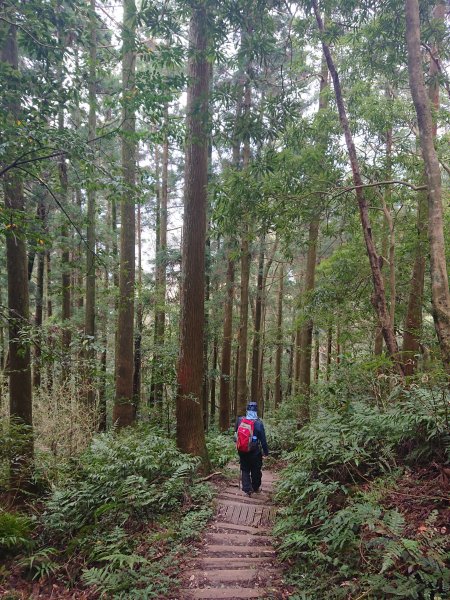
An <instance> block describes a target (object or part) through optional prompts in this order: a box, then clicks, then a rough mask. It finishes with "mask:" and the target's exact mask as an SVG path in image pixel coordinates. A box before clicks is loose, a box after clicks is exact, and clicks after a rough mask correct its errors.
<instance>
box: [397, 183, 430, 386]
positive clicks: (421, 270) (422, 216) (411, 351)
mask: <svg viewBox="0 0 450 600" xmlns="http://www.w3.org/2000/svg"><path fill="white" fill-rule="evenodd" d="M418 194H419V197H418V202H417V221H416V222H417V224H416V231H417V238H416V248H415V256H414V265H413V271H412V277H411V284H410V290H409V300H408V309H407V312H406V317H405V325H404V331H403V347H402V355H403V362H404V365H405V375H408V376H410V375H413V374H414V371H415V369H416V366H417V355H418V353H419V349H420V338H421V333H422V303H423V291H424V283H425V263H426V252H427V246H428V244H427V225H428V207H427V194H426V192H423V191H419V192H418Z"/></svg>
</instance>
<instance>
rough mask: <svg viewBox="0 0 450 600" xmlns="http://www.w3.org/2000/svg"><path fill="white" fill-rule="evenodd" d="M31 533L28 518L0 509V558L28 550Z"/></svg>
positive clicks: (31, 528)
mask: <svg viewBox="0 0 450 600" xmlns="http://www.w3.org/2000/svg"><path fill="white" fill-rule="evenodd" d="M32 531H33V523H32V521H31V519H30V518H29V517H26V516H24V515H19V514H17V513H11V512H7V511H5V510H2V509H0V556H4V555H5V554H9V553H11V554H13V553H17V552H19V551H21V550H24V549H26V548H30V547H31V546H32V543H33V542H32V539H31V534H32Z"/></svg>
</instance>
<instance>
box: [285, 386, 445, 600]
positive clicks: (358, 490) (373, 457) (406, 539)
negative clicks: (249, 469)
mask: <svg viewBox="0 0 450 600" xmlns="http://www.w3.org/2000/svg"><path fill="white" fill-rule="evenodd" d="M439 398H440V399H439ZM390 402H391V403H390V404H389V405H388V407H387V408H386V409H385V410H383V409H380V408H378V407H371V406H370V405H368V404H367V403H366V402H361V401H359V402H350V403H348V404H347V405H344V406H341V408H340V409H338V408H336V407H335V408H334V409H322V410H321V411H320V412H319V414H318V415H317V417H316V418H315V419H314V420H313V421H312V422H311V424H310V425H308V426H307V427H305V428H304V429H303V430H302V431H301V434H300V442H299V444H298V446H297V448H296V449H295V450H294V451H293V452H291V453H289V454H288V455H287V460H288V462H289V466H288V468H287V469H286V470H285V472H284V477H283V479H282V481H281V483H280V485H279V489H278V499H279V501H281V502H282V503H283V504H284V508H283V509H282V510H281V515H280V517H279V519H278V522H277V524H276V527H275V532H276V534H277V536H279V539H280V542H279V550H280V553H281V556H282V558H284V559H290V560H292V561H294V564H295V567H294V569H293V570H292V573H291V576H292V581H293V582H295V584H296V585H297V586H298V587H299V589H300V591H301V594H300V596H299V597H301V598H311V599H312V598H315V597H322V596H323V597H325V595H326V597H327V598H349V597H353V595H356V596H359V595H360V594H364V595H368V596H369V595H370V597H371V598H380V599H381V598H388V597H391V596H392V597H403V598H432V597H434V596H433V594H438V593H442V592H445V590H448V587H449V586H450V570H449V569H448V566H447V565H446V561H447V560H448V558H449V553H448V550H449V548H448V540H447V539H446V538H445V537H444V536H443V535H441V533H440V531H439V528H437V527H434V525H433V524H434V522H435V520H436V513H435V512H433V511H432V509H430V511H431V512H430V514H429V516H428V519H427V520H426V522H425V524H424V525H423V527H421V528H420V530H419V533H418V535H413V534H412V533H411V531H410V530H407V528H406V523H405V518H404V515H403V514H402V513H401V512H399V510H397V508H392V507H389V508H386V507H385V506H384V505H383V497H384V495H385V493H386V489H390V488H392V487H393V486H395V482H396V481H397V479H398V478H399V477H400V476H401V474H402V472H403V469H404V465H405V464H408V465H410V466H412V467H416V466H417V465H418V464H429V462H430V461H432V460H440V461H442V460H443V461H444V462H445V460H446V458H447V459H448V451H449V447H450V444H449V442H450V437H449V429H448V419H447V414H446V401H445V397H444V398H442V397H440V393H439V391H438V392H437V393H436V395H433V393H432V392H431V391H429V390H422V389H414V390H411V391H409V392H404V391H403V392H402V394H401V397H400V398H397V401H394V399H393V398H391V399H390ZM407 531H408V532H407Z"/></svg>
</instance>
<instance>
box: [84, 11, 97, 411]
mask: <svg viewBox="0 0 450 600" xmlns="http://www.w3.org/2000/svg"><path fill="white" fill-rule="evenodd" d="M95 2H96V0H89V38H90V39H89V82H88V94H89V117H88V139H89V140H93V139H94V138H95V136H96V131H97V95H96V78H97V22H96V15H95ZM91 148H92V152H94V158H93V164H94V167H95V159H96V157H95V152H96V148H95V144H93V142H91ZM95 204H96V198H95V190H94V188H93V186H92V185H90V186H88V189H87V231H86V242H87V249H86V308H85V321H84V333H85V336H86V337H87V339H88V343H87V351H86V359H87V361H88V368H87V377H86V385H87V404H88V406H89V407H91V408H92V407H93V406H94V402H95V392H94V390H95V387H94V381H93V364H92V363H93V362H94V359H95V349H94V347H95V346H94V343H95V334H96V331H95V291H96V290H95V280H96V263H95V235H96V227H95V225H96V224H95V218H96V217H95V213H96V210H95Z"/></svg>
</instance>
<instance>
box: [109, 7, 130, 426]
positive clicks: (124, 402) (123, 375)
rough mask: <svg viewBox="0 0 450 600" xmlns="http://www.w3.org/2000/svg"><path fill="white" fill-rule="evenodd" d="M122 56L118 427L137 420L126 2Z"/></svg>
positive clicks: (128, 22)
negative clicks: (134, 383)
mask: <svg viewBox="0 0 450 600" xmlns="http://www.w3.org/2000/svg"><path fill="white" fill-rule="evenodd" d="M122 35H123V59H122V98H123V100H122V101H123V109H122V111H123V112H122V122H123V123H122V171H123V181H124V187H125V191H124V193H123V194H122V198H121V201H120V224H121V227H120V271H119V307H118V319H117V346H116V399H115V404H114V410H113V422H114V423H116V424H117V425H118V427H124V426H127V425H131V424H132V423H133V422H134V420H135V406H134V403H133V368H134V355H133V350H134V279H135V274H134V271H135V248H134V246H135V237H136V235H135V229H136V225H135V200H134V196H135V181H136V142H135V139H134V136H135V131H136V120H135V109H134V105H133V97H134V92H135V79H136V47H135V45H136V42H135V37H136V5H135V2H134V0H124V2H123V29H122Z"/></svg>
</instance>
